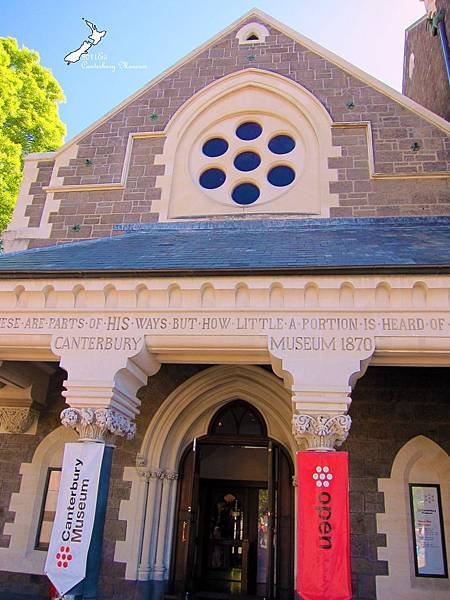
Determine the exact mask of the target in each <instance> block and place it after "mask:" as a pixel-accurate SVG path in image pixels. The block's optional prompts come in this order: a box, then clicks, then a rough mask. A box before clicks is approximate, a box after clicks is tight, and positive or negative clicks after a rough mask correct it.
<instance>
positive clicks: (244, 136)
mask: <svg viewBox="0 0 450 600" xmlns="http://www.w3.org/2000/svg"><path fill="white" fill-rule="evenodd" d="M261 133H262V127H261V125H260V124H259V123H254V122H253V121H248V122H247V123H242V125H239V127H238V128H237V129H236V135H237V136H238V138H239V139H240V140H246V141H247V140H256V138H257V137H259V136H260V135H261Z"/></svg>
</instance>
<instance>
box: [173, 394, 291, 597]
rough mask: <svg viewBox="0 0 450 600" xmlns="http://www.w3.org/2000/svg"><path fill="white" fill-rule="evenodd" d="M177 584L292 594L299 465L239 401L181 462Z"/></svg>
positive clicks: (179, 588)
mask: <svg viewBox="0 0 450 600" xmlns="http://www.w3.org/2000/svg"><path fill="white" fill-rule="evenodd" d="M179 472H180V484H179V488H178V499H177V517H176V518H177V522H176V525H175V534H174V535H175V539H174V546H173V547H174V557H173V561H172V578H171V579H172V588H173V591H174V592H176V593H180V592H181V593H184V594H185V593H186V592H189V593H190V594H191V595H192V596H191V597H193V598H195V599H198V600H200V599H209V598H211V599H213V598H214V599H222V598H224V599H225V598H266V599H280V600H290V599H291V598H293V555H294V552H293V524H294V519H293V511H294V504H293V489H292V475H293V466H292V462H291V460H290V457H289V455H288V453H287V452H286V451H285V449H284V448H283V447H282V446H281V445H280V444H277V443H276V442H275V441H274V440H271V439H270V438H268V436H267V427H266V423H265V421H264V419H263V417H262V415H261V414H260V413H259V411H257V410H256V409H255V408H254V407H253V406H251V405H250V404H249V403H247V402H244V401H242V400H235V401H233V402H230V403H229V404H226V405H225V406H223V407H222V408H221V409H220V410H219V411H218V412H217V413H216V414H215V415H214V417H213V418H212V420H211V422H210V426H209V429H208V434H207V435H206V436H204V437H202V438H198V439H195V440H194V441H193V443H192V444H191V445H190V447H189V448H188V449H187V450H186V452H185V453H184V456H183V457H182V460H181V464H180V471H179Z"/></svg>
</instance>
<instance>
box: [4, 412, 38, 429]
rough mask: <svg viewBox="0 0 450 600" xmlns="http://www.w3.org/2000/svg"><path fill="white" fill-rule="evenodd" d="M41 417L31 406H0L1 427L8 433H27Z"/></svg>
mask: <svg viewBox="0 0 450 600" xmlns="http://www.w3.org/2000/svg"><path fill="white" fill-rule="evenodd" d="M38 417H39V411H38V410H36V409H34V408H30V407H29V406H19V407H17V406H0V426H1V427H2V429H4V430H5V431H6V432H7V433H25V431H28V429H29V428H30V427H31V425H32V424H33V423H34V421H35V420H37V419H38Z"/></svg>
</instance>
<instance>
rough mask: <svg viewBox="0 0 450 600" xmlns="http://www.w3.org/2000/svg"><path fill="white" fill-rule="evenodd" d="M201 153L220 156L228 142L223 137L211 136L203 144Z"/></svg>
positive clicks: (212, 156)
mask: <svg viewBox="0 0 450 600" xmlns="http://www.w3.org/2000/svg"><path fill="white" fill-rule="evenodd" d="M202 150H203V154H206V156H210V157H211V158H214V157H216V156H222V154H225V152H226V151H227V150H228V142H227V141H226V140H224V139H223V138H211V139H210V140H208V141H207V142H205V143H204V144H203V148H202Z"/></svg>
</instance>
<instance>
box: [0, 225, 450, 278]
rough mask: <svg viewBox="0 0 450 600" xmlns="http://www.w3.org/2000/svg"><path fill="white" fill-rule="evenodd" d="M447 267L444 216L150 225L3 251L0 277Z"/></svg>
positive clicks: (448, 228)
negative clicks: (129, 230) (83, 238)
mask: <svg viewBox="0 0 450 600" xmlns="http://www.w3.org/2000/svg"><path fill="white" fill-rule="evenodd" d="M410 271H415V272H417V271H420V272H426V273H442V272H450V217H390V218H357V219H271V220H249V219H241V220H228V221H212V220H208V221H196V222H176V223H172V222H170V223H155V224H151V225H147V226H146V228H145V230H144V231H139V232H136V233H124V234H122V235H117V236H113V237H109V238H100V239H95V240H88V241H81V242H73V243H68V244H62V245H59V246H50V247H45V248H37V249H32V250H26V251H24V252H15V253H10V254H4V255H2V256H1V257H0V277H2V278H11V277H25V276H26V277H43V276H52V277H62V276H68V275H70V276H75V277H83V276H92V275H95V276H111V275H115V276H120V275H123V276H126V275H129V276H130V275H137V274H148V275H159V276H164V275H175V274H176V275H194V274H210V275H212V274H233V273H261V274H262V273H277V274H281V273H316V274H319V273H327V272H333V273H334V272H341V273H343V272H359V273H374V272H410Z"/></svg>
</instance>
